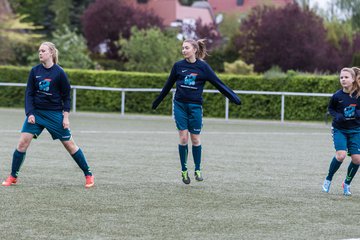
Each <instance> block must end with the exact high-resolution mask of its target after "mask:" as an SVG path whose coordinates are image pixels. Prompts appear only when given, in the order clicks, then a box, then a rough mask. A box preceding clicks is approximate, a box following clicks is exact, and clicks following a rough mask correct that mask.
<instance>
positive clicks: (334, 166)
mask: <svg viewBox="0 0 360 240" xmlns="http://www.w3.org/2000/svg"><path fill="white" fill-rule="evenodd" d="M341 163H342V162H339V161H338V160H337V159H336V157H334V158H333V159H332V161H331V163H330V167H329V174H328V175H327V177H326V180H329V181H331V180H332V178H333V176H334V174H335V173H336V171H337V170H338V169H339V168H340V166H341Z"/></svg>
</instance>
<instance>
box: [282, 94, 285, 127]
mask: <svg viewBox="0 0 360 240" xmlns="http://www.w3.org/2000/svg"><path fill="white" fill-rule="evenodd" d="M284 116H285V95H284V94H281V122H282V123H283V122H284Z"/></svg>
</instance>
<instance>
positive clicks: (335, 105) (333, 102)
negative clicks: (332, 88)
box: [328, 89, 360, 129]
mask: <svg viewBox="0 0 360 240" xmlns="http://www.w3.org/2000/svg"><path fill="white" fill-rule="evenodd" d="M328 110H329V112H330V114H331V116H332V118H333V121H332V126H333V127H334V128H338V129H353V128H358V127H360V97H359V98H356V92H355V93H354V94H353V96H350V95H349V93H346V92H344V91H343V90H342V89H341V90H338V91H337V92H336V93H334V95H333V96H332V97H331V99H330V103H329V107H328Z"/></svg>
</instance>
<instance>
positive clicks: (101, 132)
mask: <svg viewBox="0 0 360 240" xmlns="http://www.w3.org/2000/svg"><path fill="white" fill-rule="evenodd" d="M71 132H72V133H81V134H176V130H174V131H137V130H134V131H129V130H124V131H98V130H78V131H71ZM0 133H20V131H19V130H0ZM202 134H204V135H261V136H264V135H265V136H266V135H280V136H281V135H302V136H303V135H308V136H322V135H330V132H328V133H327V132H222V131H213V132H212V131H206V130H205V131H203V132H202Z"/></svg>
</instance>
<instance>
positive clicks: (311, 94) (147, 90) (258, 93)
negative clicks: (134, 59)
mask: <svg viewBox="0 0 360 240" xmlns="http://www.w3.org/2000/svg"><path fill="white" fill-rule="evenodd" d="M0 86H9V87H26V84H25V83H5V82H0ZM71 88H72V90H73V95H72V111H73V112H76V94H77V90H78V89H79V90H81V89H82V90H95V91H115V92H121V115H125V102H126V101H125V100H126V99H125V93H126V92H160V91H161V88H111V87H94V86H78V85H72V86H71ZM171 92H172V94H173V97H174V93H175V89H172V90H171ZM204 92H205V93H220V92H219V91H217V90H210V89H204ZM234 92H235V93H237V94H248V95H277V96H281V111H280V119H281V122H284V118H285V96H308V97H331V96H332V94H331V93H304V92H271V91H243V90H234ZM228 119H229V99H228V98H225V120H228Z"/></svg>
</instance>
